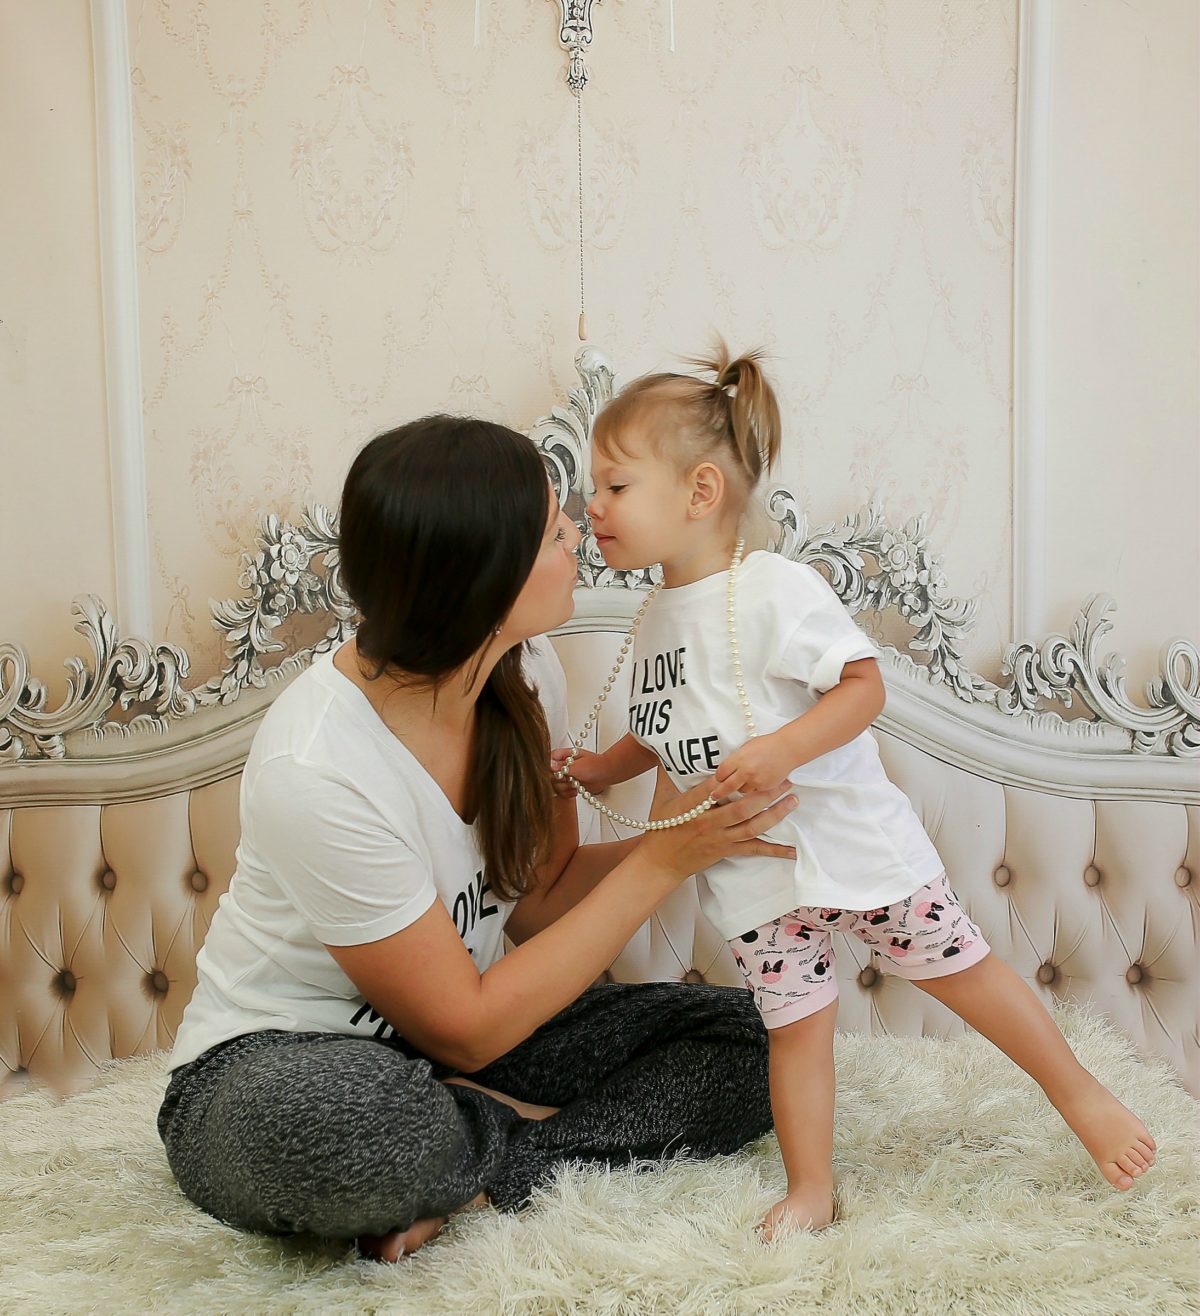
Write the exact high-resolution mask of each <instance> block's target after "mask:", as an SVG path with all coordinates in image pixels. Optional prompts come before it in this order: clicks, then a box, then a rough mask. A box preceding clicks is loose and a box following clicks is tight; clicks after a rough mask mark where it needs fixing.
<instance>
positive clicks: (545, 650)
mask: <svg viewBox="0 0 1200 1316" xmlns="http://www.w3.org/2000/svg"><path fill="white" fill-rule="evenodd" d="M524 670H525V675H526V676H527V677H528V678H529V680H530V683H531V684H532V685H533V687H534V689H535V690H537V693H538V698H539V699H540V700H541V701H542V707H543V708H544V709H545V710H546V726H547V727H548V728H549V731H550V748H551V749H561V748H563V747H564V746H566V745H569V744H570V743H571V729H570V727H569V726H568V725H567V674H566V673H565V672H564V671H563V665H562V661H561V660H560V659H559V656H558V653H557V651H556V650H555V648H554V645H553V644H552V643H551V641H550V639H549V638H548V637H547V636H545V635H538V636H536V637H535V638H534V639H532V640H530V641H529V651H528V652H527V653H526V655H525V662H524Z"/></svg>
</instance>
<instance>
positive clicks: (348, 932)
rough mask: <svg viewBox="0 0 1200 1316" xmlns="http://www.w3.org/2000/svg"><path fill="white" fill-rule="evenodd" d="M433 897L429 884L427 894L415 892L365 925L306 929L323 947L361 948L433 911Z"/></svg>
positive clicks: (354, 924) (324, 925)
mask: <svg viewBox="0 0 1200 1316" xmlns="http://www.w3.org/2000/svg"><path fill="white" fill-rule="evenodd" d="M437 898H438V897H437V891H436V890H435V889H434V887H433V886H432V885H431V886H430V887H429V889H428V890H427V891H420V892H418V893H417V894H416V895H415V896H413V897H412V899H411V900H406V901H405V902H404V904H403V905H400V906H399V907H398V908H396V909H389V910H388V912H387V913H386V914H383V915H381V916H380V917H379V918H377V919H373V920H372V921H371V922H369V923H332V924H324V923H310V924H309V926H310V927H311V928H312V930H313V934H314V936H316V937H317V938H318V940H320V941H321V942H322V943H323V944H324V945H326V946H365V945H367V943H368V942H372V941H382V940H383V939H384V937H390V936H392V935H393V934H394V933H397V932H402V931H403V930H404V929H405V928H407V927H411V926H412V924H414V923H415V922H416V921H417V919H419V918H420V917H421V916H422V915H423V914H427V913H428V912H429V910H430V909H432V908H433V906H434V903H435V902H436V901H437Z"/></svg>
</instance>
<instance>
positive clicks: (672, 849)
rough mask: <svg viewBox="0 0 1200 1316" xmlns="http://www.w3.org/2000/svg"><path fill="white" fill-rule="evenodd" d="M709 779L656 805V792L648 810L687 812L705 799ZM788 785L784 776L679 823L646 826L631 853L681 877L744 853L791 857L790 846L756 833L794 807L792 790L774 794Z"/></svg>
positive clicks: (711, 782)
mask: <svg viewBox="0 0 1200 1316" xmlns="http://www.w3.org/2000/svg"><path fill="white" fill-rule="evenodd" d="M714 782H715V778H713V777H710V778H709V779H708V780H707V781H702V782H701V783H700V784H699V785H698V786H693V787H692V789H691V790H690V791H686V792H685V793H684V794H682V795H676V796H675V797H674V798H672V799H669V800H668V801H666V803H665V804H663V805H662V806H661V807H660V806H659V805H658V804H657V798H656V807H655V809H654V810H653V812H652V814H651V816H652V817H656V816H657V817H663V818H675V817H678V815H679V814H681V813H686V812H687V811H688V810H689V809H692V808H695V806H696V805H697V804H699V803H700V802H701V801H702V800H706V799H708V797H709V795H710V793H711V792H712V790H713V785H714ZM788 785H789V783H788V782H787V781H781V782H777V783H776V784H774V785H772V786H771V787H769V788H768V789H767V790H759V791H751V792H748V793H747V794H745V795H743V796H742V798H741V799H740V800H735V801H734V802H733V803H732V804H723V805H716V806H714V807H713V808H711V809H709V810H708V811H707V812H705V813H702V814H701V815H700V816H699V817H698V818H695V819H693V820H692V821H691V822H686V823H683V824H682V825H680V826H679V827H670V828H667V829H666V830H664V831H660V832H647V833H646V834H645V836H644V837H643V838H642V839H641V840H640V841H639V842H638V845H637V849H636V851H635V853H638V854H642V855H644V856H646V857H647V858H649V859H650V860H651V862H653V863H655V864H656V865H660V866H661V867H662V868H663V869H665V870H666V871H667V872H669V873H672V874H673V875H674V876H675V877H677V878H679V879H680V880H682V879H683V878H685V877H689V876H690V875H691V874H692V873H700V872H703V871H704V869H706V868H708V867H709V866H710V865H712V864H715V863H716V862H717V860H718V859H736V858H738V857H745V856H747V855H769V856H771V857H772V858H775V859H795V857H796V851H795V848H794V847H793V846H790V845H776V844H774V842H772V841H764V840H760V839H759V838H760V837H761V836H762V833H763V832H765V831H769V830H770V829H771V828H772V827H774V826H775V824H776V823H778V822H781V821H782V820H783V819H784V818H786V817H787V815H788V814H789V813H791V811H792V810H793V809H794V808H795V807H796V804H797V800H796V797H795V796H794V795H785V796H784V797H783V799H780V798H779V794H780V792H781V791H784V790H787V788H788ZM772 801H775V802H774V803H772Z"/></svg>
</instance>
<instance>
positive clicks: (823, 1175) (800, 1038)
mask: <svg viewBox="0 0 1200 1316" xmlns="http://www.w3.org/2000/svg"><path fill="white" fill-rule="evenodd" d="M836 1021H837V1000H836V998H835V999H834V1000H833V1001H832V1002H831V1003H830V1004H829V1005H826V1006H824V1007H823V1008H822V1009H820V1010H818V1011H817V1012H816V1013H815V1014H810V1015H808V1016H807V1017H806V1018H803V1019H797V1020H796V1021H795V1022H794V1023H788V1024H782V1025H780V1026H779V1027H777V1028H771V1029H769V1030H768V1033H767V1036H768V1039H769V1042H770V1052H771V1060H770V1073H771V1109H772V1110H773V1111H774V1114H775V1132H776V1134H777V1135H778V1137H779V1150H780V1152H781V1153H782V1155H783V1168H784V1169H785V1170H786V1171H787V1183H788V1187H787V1196H786V1197H784V1198H783V1199H782V1200H781V1201H779V1202H776V1203H775V1205H774V1206H773V1207H771V1209H770V1210H769V1211H768V1212H767V1214H766V1215H765V1216H764V1217H763V1220H762V1223H761V1224H760V1225H759V1232H760V1233H761V1234H762V1236H763V1238H764V1239H766V1240H768V1241H769V1240H770V1239H771V1238H772V1237H773V1236H774V1235H775V1233H776V1232H777V1231H778V1230H780V1229H782V1230H783V1231H785V1232H786V1231H790V1230H793V1229H824V1228H825V1226H826V1225H828V1224H830V1223H831V1222H832V1220H833V1211H834V1207H833V1103H834V1089H835V1086H836V1081H835V1077H834V1067H833V1031H834V1024H835V1022H836Z"/></svg>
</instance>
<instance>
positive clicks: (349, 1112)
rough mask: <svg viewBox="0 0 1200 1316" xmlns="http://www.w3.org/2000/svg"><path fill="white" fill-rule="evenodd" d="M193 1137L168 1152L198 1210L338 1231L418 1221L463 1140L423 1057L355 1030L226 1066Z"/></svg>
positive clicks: (281, 1226) (271, 1227)
mask: <svg viewBox="0 0 1200 1316" xmlns="http://www.w3.org/2000/svg"><path fill="white" fill-rule="evenodd" d="M192 1139H193V1142H195V1143H198V1145H189V1146H186V1147H183V1146H180V1145H178V1139H172V1143H173V1144H175V1145H174V1146H172V1145H169V1146H168V1156H169V1158H170V1160H171V1166H172V1169H173V1170H174V1171H175V1174H176V1177H177V1178H178V1180H179V1183H180V1186H181V1187H182V1188H183V1190H184V1191H185V1192H186V1193H187V1194H188V1196H189V1197H191V1198H192V1200H193V1201H195V1202H196V1203H197V1204H198V1205H200V1206H202V1207H204V1209H205V1210H207V1211H209V1212H210V1213H211V1214H213V1215H216V1216H218V1217H219V1218H221V1219H224V1220H227V1221H229V1222H230V1223H233V1224H238V1225H242V1226H243V1227H247V1228H253V1229H259V1230H264V1231H268V1232H275V1233H291V1232H311V1233H318V1234H327V1235H330V1236H335V1237H350V1236H353V1235H356V1234H360V1233H373V1232H385V1231H387V1230H389V1229H393V1228H404V1227H407V1225H408V1224H411V1223H412V1221H413V1220H415V1219H418V1218H420V1216H421V1215H422V1214H423V1213H424V1212H425V1210H426V1206H427V1201H428V1199H429V1198H430V1196H431V1195H432V1196H433V1197H435V1198H439V1197H440V1196H444V1182H443V1181H444V1180H445V1177H446V1167H447V1166H448V1165H456V1164H458V1163H459V1162H460V1161H461V1160H462V1159H463V1157H464V1153H465V1150H466V1141H467V1140H466V1136H465V1133H464V1130H463V1127H462V1121H461V1119H459V1118H458V1114H457V1108H456V1106H455V1103H454V1100H453V1098H452V1097H451V1096H450V1095H449V1093H447V1091H446V1089H445V1087H444V1085H443V1084H441V1083H439V1082H437V1081H436V1080H435V1079H434V1078H433V1077H432V1075H431V1073H430V1069H429V1066H428V1064H427V1063H425V1062H423V1061H411V1060H407V1059H405V1058H404V1057H402V1056H399V1055H397V1054H396V1053H395V1052H392V1051H390V1050H389V1049H388V1048H386V1047H383V1046H380V1045H377V1044H374V1043H367V1042H363V1041H359V1040H357V1039H345V1040H342V1039H338V1040H333V1041H319V1042H313V1043H301V1042H298V1043H295V1044H292V1045H289V1046H281V1047H278V1048H271V1049H269V1050H267V1051H262V1052H258V1053H256V1054H254V1055H252V1056H249V1057H247V1058H246V1059H245V1060H244V1061H243V1062H242V1063H239V1064H234V1065H232V1066H230V1068H229V1069H228V1070H227V1071H226V1072H225V1073H224V1075H223V1076H222V1078H221V1080H220V1081H219V1083H218V1084H217V1086H216V1089H215V1091H214V1092H213V1094H212V1097H211V1100H210V1101H209V1103H208V1106H207V1110H206V1111H205V1114H204V1117H203V1120H202V1121H201V1122H200V1123H199V1125H198V1126H196V1127H194V1128H193V1130H192ZM464 1191H465V1190H464ZM464 1200H466V1199H465V1198H464ZM456 1204H457V1203H456Z"/></svg>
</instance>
